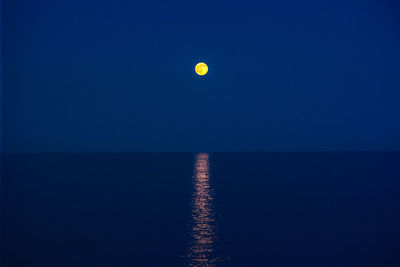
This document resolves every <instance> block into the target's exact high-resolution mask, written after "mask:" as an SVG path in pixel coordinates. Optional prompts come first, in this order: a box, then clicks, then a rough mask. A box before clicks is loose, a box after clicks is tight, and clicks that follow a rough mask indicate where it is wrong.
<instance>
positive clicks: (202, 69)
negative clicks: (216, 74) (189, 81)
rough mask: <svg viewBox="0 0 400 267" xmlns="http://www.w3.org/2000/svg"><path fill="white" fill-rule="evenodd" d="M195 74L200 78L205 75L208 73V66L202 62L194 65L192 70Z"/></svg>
mask: <svg viewBox="0 0 400 267" xmlns="http://www.w3.org/2000/svg"><path fill="white" fill-rule="evenodd" d="M194 70H195V71H196V73H197V74H198V75H200V76H203V75H206V74H207V72H208V66H207V64H206V63H204V62H200V63H197V64H196V67H195V68H194Z"/></svg>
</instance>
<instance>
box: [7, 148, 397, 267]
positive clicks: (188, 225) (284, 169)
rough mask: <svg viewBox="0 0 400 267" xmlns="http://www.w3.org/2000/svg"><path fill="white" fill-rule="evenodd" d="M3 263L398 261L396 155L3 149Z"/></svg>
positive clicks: (52, 266)
mask: <svg viewBox="0 0 400 267" xmlns="http://www.w3.org/2000/svg"><path fill="white" fill-rule="evenodd" d="M2 183H3V188H2V195H3V201H2V202H3V217H2V228H3V236H2V238H1V240H2V249H3V255H2V256H3V257H2V260H3V266H5V267H8V266H23V267H25V266H27V267H28V266H29V267H32V266H33V267H35V266H38V267H63V266H71V267H72V266H74V267H75V266H85V267H86V266H89V267H90V266H94V267H97V266H99V267H103V266H241V267H245V266H290V267H292V266H307V267H309V266H322V267H324V266H400V153H395V152H392V153H389V152H388V153H378V152H376V153H373V152H369V153H356V152H349V153H126V154H6V155H4V156H3V173H2Z"/></svg>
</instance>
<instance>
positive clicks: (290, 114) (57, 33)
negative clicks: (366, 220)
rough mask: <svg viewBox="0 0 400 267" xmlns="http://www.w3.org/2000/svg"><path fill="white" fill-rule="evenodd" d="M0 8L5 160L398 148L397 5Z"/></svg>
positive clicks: (88, 2) (40, 0)
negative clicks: (202, 68) (22, 155)
mask: <svg viewBox="0 0 400 267" xmlns="http://www.w3.org/2000/svg"><path fill="white" fill-rule="evenodd" d="M396 2H397V3H396ZM3 5H4V6H3V27H4V28H3V46H4V47H3V48H4V50H3V52H4V53H3V63H4V66H3V67H4V68H3V71H4V72H3V85H4V86H3V105H4V107H3V112H4V114H3V129H4V132H3V146H4V150H5V152H72V151H76V152H100V151H104V152H108V151H110V152H129V151H276V150H285V151H291V150H294V151H298V150H306V151H308V150H398V149H400V104H399V102H400V4H399V3H398V1H394V0H393V1H389V0H375V1H365V0H346V1H345V0H335V1H321V0H313V1H312V0H305V1H297V0H296V1H295V0H286V1H251V0H250V1H247V0H246V1H244V0H242V1H190V0H189V1H188V0H175V1H162V0H155V1H131V0H129V1H128V0H112V1H110V0H107V1H105V0H69V1H54V0H3ZM199 61H204V62H206V63H207V64H208V66H209V73H208V74H207V75H206V76H204V77H200V76H197V75H196V74H195V72H194V66H195V64H196V63H197V62H199Z"/></svg>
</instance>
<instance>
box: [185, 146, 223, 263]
mask: <svg viewBox="0 0 400 267" xmlns="http://www.w3.org/2000/svg"><path fill="white" fill-rule="evenodd" d="M208 159H209V155H208V154H207V153H199V154H197V155H196V162H195V170H194V171H195V174H194V179H193V183H194V192H193V199H192V205H193V208H192V225H191V229H190V231H191V233H190V235H191V243H190V245H189V253H188V254H189V255H188V259H189V262H188V263H189V266H215V265H216V260H217V259H216V257H215V241H216V229H215V217H214V210H213V197H212V192H211V189H210V173H209V160H208Z"/></svg>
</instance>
